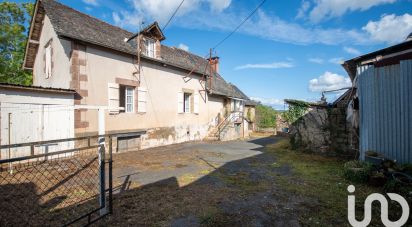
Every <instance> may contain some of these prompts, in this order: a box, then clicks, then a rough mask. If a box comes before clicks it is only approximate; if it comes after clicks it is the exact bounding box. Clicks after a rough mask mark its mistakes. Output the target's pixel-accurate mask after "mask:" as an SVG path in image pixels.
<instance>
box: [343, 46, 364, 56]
mask: <svg viewBox="0 0 412 227" xmlns="http://www.w3.org/2000/svg"><path fill="white" fill-rule="evenodd" d="M343 50H344V51H345V52H346V53H348V54H353V55H360V54H361V52H360V51H359V50H357V49H355V48H353V47H343Z"/></svg>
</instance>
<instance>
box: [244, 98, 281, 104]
mask: <svg viewBox="0 0 412 227" xmlns="http://www.w3.org/2000/svg"><path fill="white" fill-rule="evenodd" d="M250 99H252V100H254V101H256V102H260V103H262V104H264V105H268V106H280V105H283V104H284V103H285V102H284V101H283V99H276V98H262V97H250Z"/></svg>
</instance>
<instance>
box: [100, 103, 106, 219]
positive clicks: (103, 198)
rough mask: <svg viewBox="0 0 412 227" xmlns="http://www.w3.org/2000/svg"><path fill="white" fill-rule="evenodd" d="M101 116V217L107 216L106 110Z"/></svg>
mask: <svg viewBox="0 0 412 227" xmlns="http://www.w3.org/2000/svg"><path fill="white" fill-rule="evenodd" d="M98 115H99V151H98V152H99V177H100V195H99V201H100V216H103V215H105V214H106V190H105V188H106V181H105V168H104V162H105V160H104V156H105V149H104V146H105V137H104V133H105V127H104V109H99V110H98Z"/></svg>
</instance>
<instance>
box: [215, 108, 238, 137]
mask: <svg viewBox="0 0 412 227" xmlns="http://www.w3.org/2000/svg"><path fill="white" fill-rule="evenodd" d="M233 113H240V114H239V116H235V115H234V114H233ZM235 117H239V118H241V119H242V120H243V118H244V117H243V112H241V111H234V112H231V113H230V114H229V116H227V117H226V118H225V120H223V121H222V122H221V123H220V124H219V126H218V127H217V130H218V131H217V132H216V133H215V135H217V134H218V135H219V137H220V133H221V132H222V131H223V129H224V128H226V126H227V125H228V124H229V123H230V122H231V121H232V120H233V118H235ZM229 118H230V119H229ZM228 119H229V120H228ZM224 122H225V123H226V124H224V126H223V127H220V126H222V124H223V123H224Z"/></svg>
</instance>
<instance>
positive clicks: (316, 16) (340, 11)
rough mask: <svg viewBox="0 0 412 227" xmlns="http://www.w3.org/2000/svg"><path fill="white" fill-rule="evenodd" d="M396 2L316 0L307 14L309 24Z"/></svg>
mask: <svg viewBox="0 0 412 227" xmlns="http://www.w3.org/2000/svg"><path fill="white" fill-rule="evenodd" d="M395 1H396V0H316V1H315V6H314V7H313V9H312V10H311V11H310V13H309V19H310V21H311V22H314V23H318V22H320V21H322V20H325V19H330V18H334V17H340V16H342V15H344V14H345V13H347V12H351V11H365V10H368V9H370V8H372V7H374V6H378V5H382V4H389V3H394V2H395Z"/></svg>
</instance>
